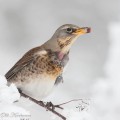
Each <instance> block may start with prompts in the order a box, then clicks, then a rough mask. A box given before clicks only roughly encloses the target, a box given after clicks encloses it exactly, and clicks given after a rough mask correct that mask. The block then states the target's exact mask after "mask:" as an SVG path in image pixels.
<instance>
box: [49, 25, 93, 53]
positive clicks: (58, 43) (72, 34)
mask: <svg viewBox="0 0 120 120" xmlns="http://www.w3.org/2000/svg"><path fill="white" fill-rule="evenodd" d="M90 31H91V29H90V28H89V27H79V26H76V25H73V24H65V25H62V26H61V27H59V28H58V29H57V30H56V31H55V33H54V35H53V36H52V38H51V39H50V40H49V41H48V42H47V44H48V46H50V47H51V49H52V50H53V51H58V52H60V53H61V54H66V53H67V52H68V51H69V50H70V48H71V46H72V44H73V43H74V42H75V40H76V39H77V38H78V37H79V36H80V35H83V34H86V33H90Z"/></svg>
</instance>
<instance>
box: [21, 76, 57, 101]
mask: <svg viewBox="0 0 120 120" xmlns="http://www.w3.org/2000/svg"><path fill="white" fill-rule="evenodd" d="M29 81H30V82H29V83H26V84H24V85H21V86H19V87H20V89H21V90H22V91H23V93H25V94H27V95H29V96H31V97H33V98H34V99H37V100H42V99H43V98H45V97H46V96H48V95H49V93H50V92H51V91H52V89H53V87H54V83H55V80H51V79H50V78H44V77H43V78H36V79H34V80H33V79H31V80H29Z"/></svg>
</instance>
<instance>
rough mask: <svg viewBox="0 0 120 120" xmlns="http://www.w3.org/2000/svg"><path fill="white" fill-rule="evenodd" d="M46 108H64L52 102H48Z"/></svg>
mask: <svg viewBox="0 0 120 120" xmlns="http://www.w3.org/2000/svg"><path fill="white" fill-rule="evenodd" d="M46 108H52V110H53V111H54V110H55V108H60V109H63V108H62V107H60V106H59V105H54V104H53V103H52V102H47V104H46Z"/></svg>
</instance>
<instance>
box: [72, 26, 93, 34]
mask: <svg viewBox="0 0 120 120" xmlns="http://www.w3.org/2000/svg"><path fill="white" fill-rule="evenodd" d="M90 32H91V28H90V27H83V28H79V29H77V30H75V32H74V33H73V34H77V35H82V34H86V33H90Z"/></svg>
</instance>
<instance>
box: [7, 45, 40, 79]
mask: <svg viewBox="0 0 120 120" xmlns="http://www.w3.org/2000/svg"><path fill="white" fill-rule="evenodd" d="M37 51H41V47H36V48H33V49H31V50H30V51H28V52H27V53H26V54H25V55H24V56H23V57H22V58H21V59H20V60H19V61H18V62H17V63H16V64H15V65H14V66H13V67H12V68H11V69H10V70H9V71H8V72H7V73H6V74H5V77H6V79H8V80H9V79H11V78H12V77H13V76H14V75H16V74H17V73H18V72H19V71H20V70H22V69H23V68H24V67H25V66H27V65H29V64H30V63H31V62H32V61H33V60H34V57H35V53H36V52H37Z"/></svg>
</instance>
